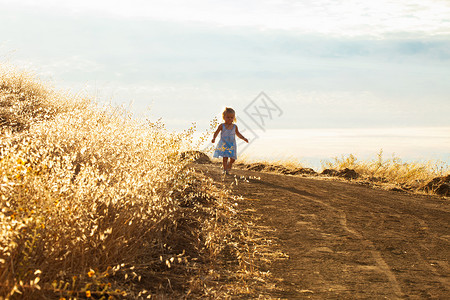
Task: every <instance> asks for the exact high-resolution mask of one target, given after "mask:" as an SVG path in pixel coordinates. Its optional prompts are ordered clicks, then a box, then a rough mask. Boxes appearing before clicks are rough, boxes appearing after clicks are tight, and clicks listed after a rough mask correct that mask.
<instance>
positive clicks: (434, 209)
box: [196, 164, 450, 299]
mask: <svg viewBox="0 0 450 300" xmlns="http://www.w3.org/2000/svg"><path fill="white" fill-rule="evenodd" d="M196 169H197V170H198V171H200V172H203V173H205V174H207V175H208V176H211V177H212V178H214V179H215V180H216V181H217V182H218V183H220V184H223V185H225V186H228V187H230V188H231V189H232V191H233V193H234V194H236V195H241V196H242V197H243V200H242V201H241V202H240V203H239V207H240V209H241V210H242V211H244V210H245V211H253V213H254V215H255V224H256V225H257V226H268V227H270V228H272V229H273V230H274V231H273V234H274V238H275V239H276V240H277V242H278V244H279V245H278V246H279V248H280V249H281V250H282V251H283V252H284V253H285V254H286V255H287V256H288V258H287V259H279V260H276V261H274V262H273V263H272V265H271V266H270V268H269V270H270V272H271V273H272V274H273V276H274V277H275V278H276V279H277V284H276V287H275V288H272V289H271V290H270V291H267V292H265V293H264V294H265V295H270V297H273V298H283V299H303V298H311V299H403V298H408V299H424V298H425V299H427V298H433V299H448V297H449V295H450V267H449V261H448V260H449V258H450V225H449V224H450V206H449V203H448V198H442V197H437V196H424V195H413V194H406V193H399V192H392V191H384V190H379V189H372V188H369V187H366V186H362V185H357V184H353V183H347V182H339V181H325V180H320V179H317V178H304V177H299V176H289V175H278V174H269V173H261V172H254V171H248V170H233V171H232V174H233V175H229V176H225V177H224V176H223V175H222V174H221V170H220V167H218V166H215V165H212V164H205V165H197V166H196ZM255 177H256V178H255ZM255 297H258V295H255Z"/></svg>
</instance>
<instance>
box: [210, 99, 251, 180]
mask: <svg viewBox="0 0 450 300" xmlns="http://www.w3.org/2000/svg"><path fill="white" fill-rule="evenodd" d="M222 118H223V120H224V121H225V123H222V124H220V125H219V127H218V128H217V130H216V132H214V137H213V139H212V142H213V143H214V142H215V140H216V137H217V135H218V134H219V132H220V140H219V143H218V144H217V147H216V150H215V151H214V155H213V156H214V157H223V173H224V174H229V171H230V170H231V167H232V166H233V163H234V161H235V160H236V158H237V157H236V135H237V136H238V137H239V138H241V139H242V140H244V141H246V142H247V143H248V140H247V139H246V138H245V137H243V136H242V134H241V133H240V132H239V130H238V128H237V126H236V124H233V122H234V121H236V113H235V112H234V109H232V108H229V107H227V108H225V110H224V111H223V113H222ZM228 158H229V159H230V161H229V162H228Z"/></svg>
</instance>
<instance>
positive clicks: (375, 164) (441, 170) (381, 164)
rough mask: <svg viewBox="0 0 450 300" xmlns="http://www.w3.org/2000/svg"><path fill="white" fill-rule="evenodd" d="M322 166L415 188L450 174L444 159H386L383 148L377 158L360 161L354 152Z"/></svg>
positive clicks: (326, 162)
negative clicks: (420, 160)
mask: <svg viewBox="0 0 450 300" xmlns="http://www.w3.org/2000/svg"><path fill="white" fill-rule="evenodd" d="M322 167H323V168H324V169H325V168H329V169H336V170H342V169H345V168H349V169H353V170H355V171H356V172H357V173H358V174H359V175H362V176H363V177H364V178H366V179H369V180H372V181H378V182H384V183H391V184H396V185H400V186H405V187H410V188H413V189H416V188H419V187H421V186H422V185H423V184H424V183H426V182H428V181H430V180H431V179H433V178H435V177H440V176H444V175H446V174H449V172H450V169H449V166H448V164H447V163H445V162H442V161H426V162H403V161H402V160H401V159H400V158H399V157H395V156H393V157H392V158H388V159H385V158H384V157H383V150H380V151H379V152H378V153H377V155H376V158H374V159H371V160H367V161H360V160H358V158H357V157H356V156H354V155H352V154H350V155H348V156H342V157H340V158H339V157H335V158H334V159H333V160H332V161H325V162H323V163H322Z"/></svg>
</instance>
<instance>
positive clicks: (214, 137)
mask: <svg viewBox="0 0 450 300" xmlns="http://www.w3.org/2000/svg"><path fill="white" fill-rule="evenodd" d="M221 130H222V124H220V125H219V127H217V130H216V132H214V136H213V139H212V142H213V144H214V143H215V141H216V137H217V135H218V134H219V132H220V131H221Z"/></svg>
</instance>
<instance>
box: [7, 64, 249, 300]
mask: <svg viewBox="0 0 450 300" xmlns="http://www.w3.org/2000/svg"><path fill="white" fill-rule="evenodd" d="M0 79H1V82H0V87H1V88H0V97H1V98H0V99H1V104H2V107H1V112H0V113H1V115H0V117H1V118H2V119H1V120H2V124H1V128H2V132H3V135H2V137H1V141H0V151H1V152H0V181H1V184H0V193H1V202H0V231H1V238H0V298H1V297H5V298H11V297H12V298H14V297H20V298H25V299H27V298H28V299H35V298H42V297H49V298H56V299H58V298H59V297H63V298H67V299H69V298H85V297H86V298H90V297H94V298H102V297H103V298H104V299H107V298H126V297H128V298H132V299H135V298H139V297H144V298H145V297H147V296H148V295H166V296H167V295H171V296H172V297H181V296H183V295H184V296H186V295H189V294H190V295H197V296H201V295H215V296H218V295H219V293H218V290H220V289H221V291H220V295H222V296H223V295H226V294H227V293H233V291H232V289H233V288H232V287H231V286H232V284H228V285H224V286H230V288H229V289H227V288H217V289H216V290H215V289H214V288H213V287H214V286H216V287H217V278H218V277H220V276H219V275H215V276H212V275H211V276H209V277H208V276H203V275H202V274H205V273H206V274H208V272H209V273H211V272H212V273H213V274H220V272H225V271H220V267H217V266H220V263H219V260H220V259H221V258H224V253H228V252H230V251H231V250H230V249H233V251H232V253H234V254H233V255H234V256H233V258H232V259H233V260H235V261H236V265H237V266H236V267H234V269H233V270H234V272H235V273H236V274H239V273H240V272H241V273H242V274H246V273H248V272H249V271H248V270H247V269H246V268H247V265H248V262H251V260H252V259H251V258H250V256H249V255H250V254H245V253H250V252H251V251H250V250H249V247H248V246H247V248H248V249H247V250H240V249H244V248H243V246H242V245H241V246H239V244H242V243H243V242H242V241H243V238H244V237H245V236H248V235H246V234H244V233H242V232H240V229H242V228H244V227H245V224H244V223H242V222H241V221H239V220H238V218H236V212H235V210H234V209H233V205H232V204H230V200H231V198H230V196H229V195H228V193H227V191H226V190H221V189H219V188H216V187H215V186H214V184H213V182H212V181H211V180H210V179H208V178H205V177H202V176H200V175H198V174H196V173H195V172H193V170H192V169H191V168H189V167H188V163H189V160H186V159H184V160H180V159H179V157H180V151H181V149H186V148H189V143H188V141H190V140H191V136H192V133H193V130H192V128H191V129H188V130H187V131H185V132H183V133H179V134H176V133H171V132H168V131H167V130H165V129H164V126H163V124H161V123H159V122H154V123H152V122H149V121H143V120H136V119H134V118H132V117H131V116H130V115H129V113H127V111H125V110H123V109H120V108H112V107H106V108H99V107H97V106H96V105H95V104H94V102H92V101H90V100H89V99H81V98H79V99H77V98H70V97H69V96H67V95H66V96H63V95H61V94H56V93H55V92H53V91H49V90H46V89H45V88H44V87H43V85H42V84H40V83H38V82H37V81H36V80H35V79H32V77H29V76H28V75H25V74H23V73H20V74H18V75H17V74H16V73H14V72H13V73H11V72H10V73H5V72H4V73H3V74H2V75H0ZM247 230H249V229H248V228H247ZM233 232H234V233H233ZM236 232H238V233H236ZM230 255H231V254H230ZM225 256H226V255H225ZM246 257H247V263H242V260H243V259H245V258H246ZM227 259H230V258H229V257H228V258H227ZM224 274H225V273H223V274H222V275H223V276H226V275H224ZM234 276H235V275H234ZM244 277H245V276H244ZM241 279H242V278H241ZM242 280H243V279H242ZM242 280H241V282H240V283H242V282H243V281H242ZM214 282H216V283H214ZM247 291H249V290H248V288H247Z"/></svg>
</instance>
